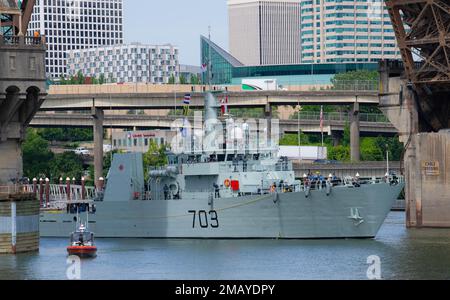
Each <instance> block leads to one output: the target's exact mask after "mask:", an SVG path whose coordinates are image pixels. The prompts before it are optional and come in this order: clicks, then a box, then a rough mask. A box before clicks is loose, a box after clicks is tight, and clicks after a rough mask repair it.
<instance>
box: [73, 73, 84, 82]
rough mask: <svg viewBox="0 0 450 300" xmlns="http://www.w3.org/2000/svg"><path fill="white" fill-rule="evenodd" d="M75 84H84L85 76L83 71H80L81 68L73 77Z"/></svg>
mask: <svg viewBox="0 0 450 300" xmlns="http://www.w3.org/2000/svg"><path fill="white" fill-rule="evenodd" d="M74 79H75V82H76V84H84V83H85V77H84V75H83V72H81V70H79V71H78V72H77V76H76V77H75V78H74Z"/></svg>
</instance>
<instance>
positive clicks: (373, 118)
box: [291, 112, 390, 123]
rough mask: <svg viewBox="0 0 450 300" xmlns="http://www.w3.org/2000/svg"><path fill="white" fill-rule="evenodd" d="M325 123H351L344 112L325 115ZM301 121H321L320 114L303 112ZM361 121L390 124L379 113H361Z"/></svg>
mask: <svg viewBox="0 0 450 300" xmlns="http://www.w3.org/2000/svg"><path fill="white" fill-rule="evenodd" d="M297 118H298V114H295V115H294V116H293V117H292V118H291V119H292V120H294V119H297ZM323 119H324V121H343V122H345V121H350V116H349V114H348V113H344V112H341V113H339V112H331V113H323ZM300 120H311V121H317V120H320V112H301V113H300ZM359 120H360V121H361V122H370V123H390V121H389V119H388V118H387V117H386V116H385V115H383V114H377V113H360V114H359Z"/></svg>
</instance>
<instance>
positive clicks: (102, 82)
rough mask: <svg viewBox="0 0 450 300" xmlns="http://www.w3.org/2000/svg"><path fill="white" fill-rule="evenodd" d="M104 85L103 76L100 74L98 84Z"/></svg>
mask: <svg viewBox="0 0 450 300" xmlns="http://www.w3.org/2000/svg"><path fill="white" fill-rule="evenodd" d="M104 83H106V79H105V74H103V73H102V74H100V76H99V77H98V84H104Z"/></svg>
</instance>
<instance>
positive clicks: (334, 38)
mask: <svg viewBox="0 0 450 300" xmlns="http://www.w3.org/2000/svg"><path fill="white" fill-rule="evenodd" d="M300 2H301V45H302V63H346V62H376V61H379V60H381V59H400V58H401V56H400V52H399V49H398V47H397V42H396V39H395V33H394V30H393V29H392V24H391V20H390V18H389V14H388V12H387V10H386V8H385V5H384V1H382V0H352V1H349V0H339V1H338V0H302V1H300Z"/></svg>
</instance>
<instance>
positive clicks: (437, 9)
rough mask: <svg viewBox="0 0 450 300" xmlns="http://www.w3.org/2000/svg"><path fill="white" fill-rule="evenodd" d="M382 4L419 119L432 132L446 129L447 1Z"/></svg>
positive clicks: (449, 83) (449, 92)
mask: <svg viewBox="0 0 450 300" xmlns="http://www.w3.org/2000/svg"><path fill="white" fill-rule="evenodd" d="M385 2H386V7H387V9H388V12H389V16H390V18H391V21H392V25H393V28H394V32H395V35H396V38H397V41H398V45H399V48H400V53H401V55H402V59H403V62H404V67H405V75H406V77H407V79H408V80H409V81H410V82H411V83H412V84H413V86H414V89H415V91H416V93H417V95H418V97H417V101H418V105H419V107H420V110H421V112H422V119H423V120H424V121H425V122H426V123H427V124H428V125H429V126H430V127H431V129H432V130H435V131H437V130H439V129H442V128H447V126H448V124H449V123H450V120H448V111H449V109H448V107H449V105H450V104H449V103H450V0H387V1H385ZM415 60H416V61H420V62H421V63H420V64H418V63H416V62H415ZM436 95H439V96H436ZM443 103H444V104H443Z"/></svg>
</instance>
